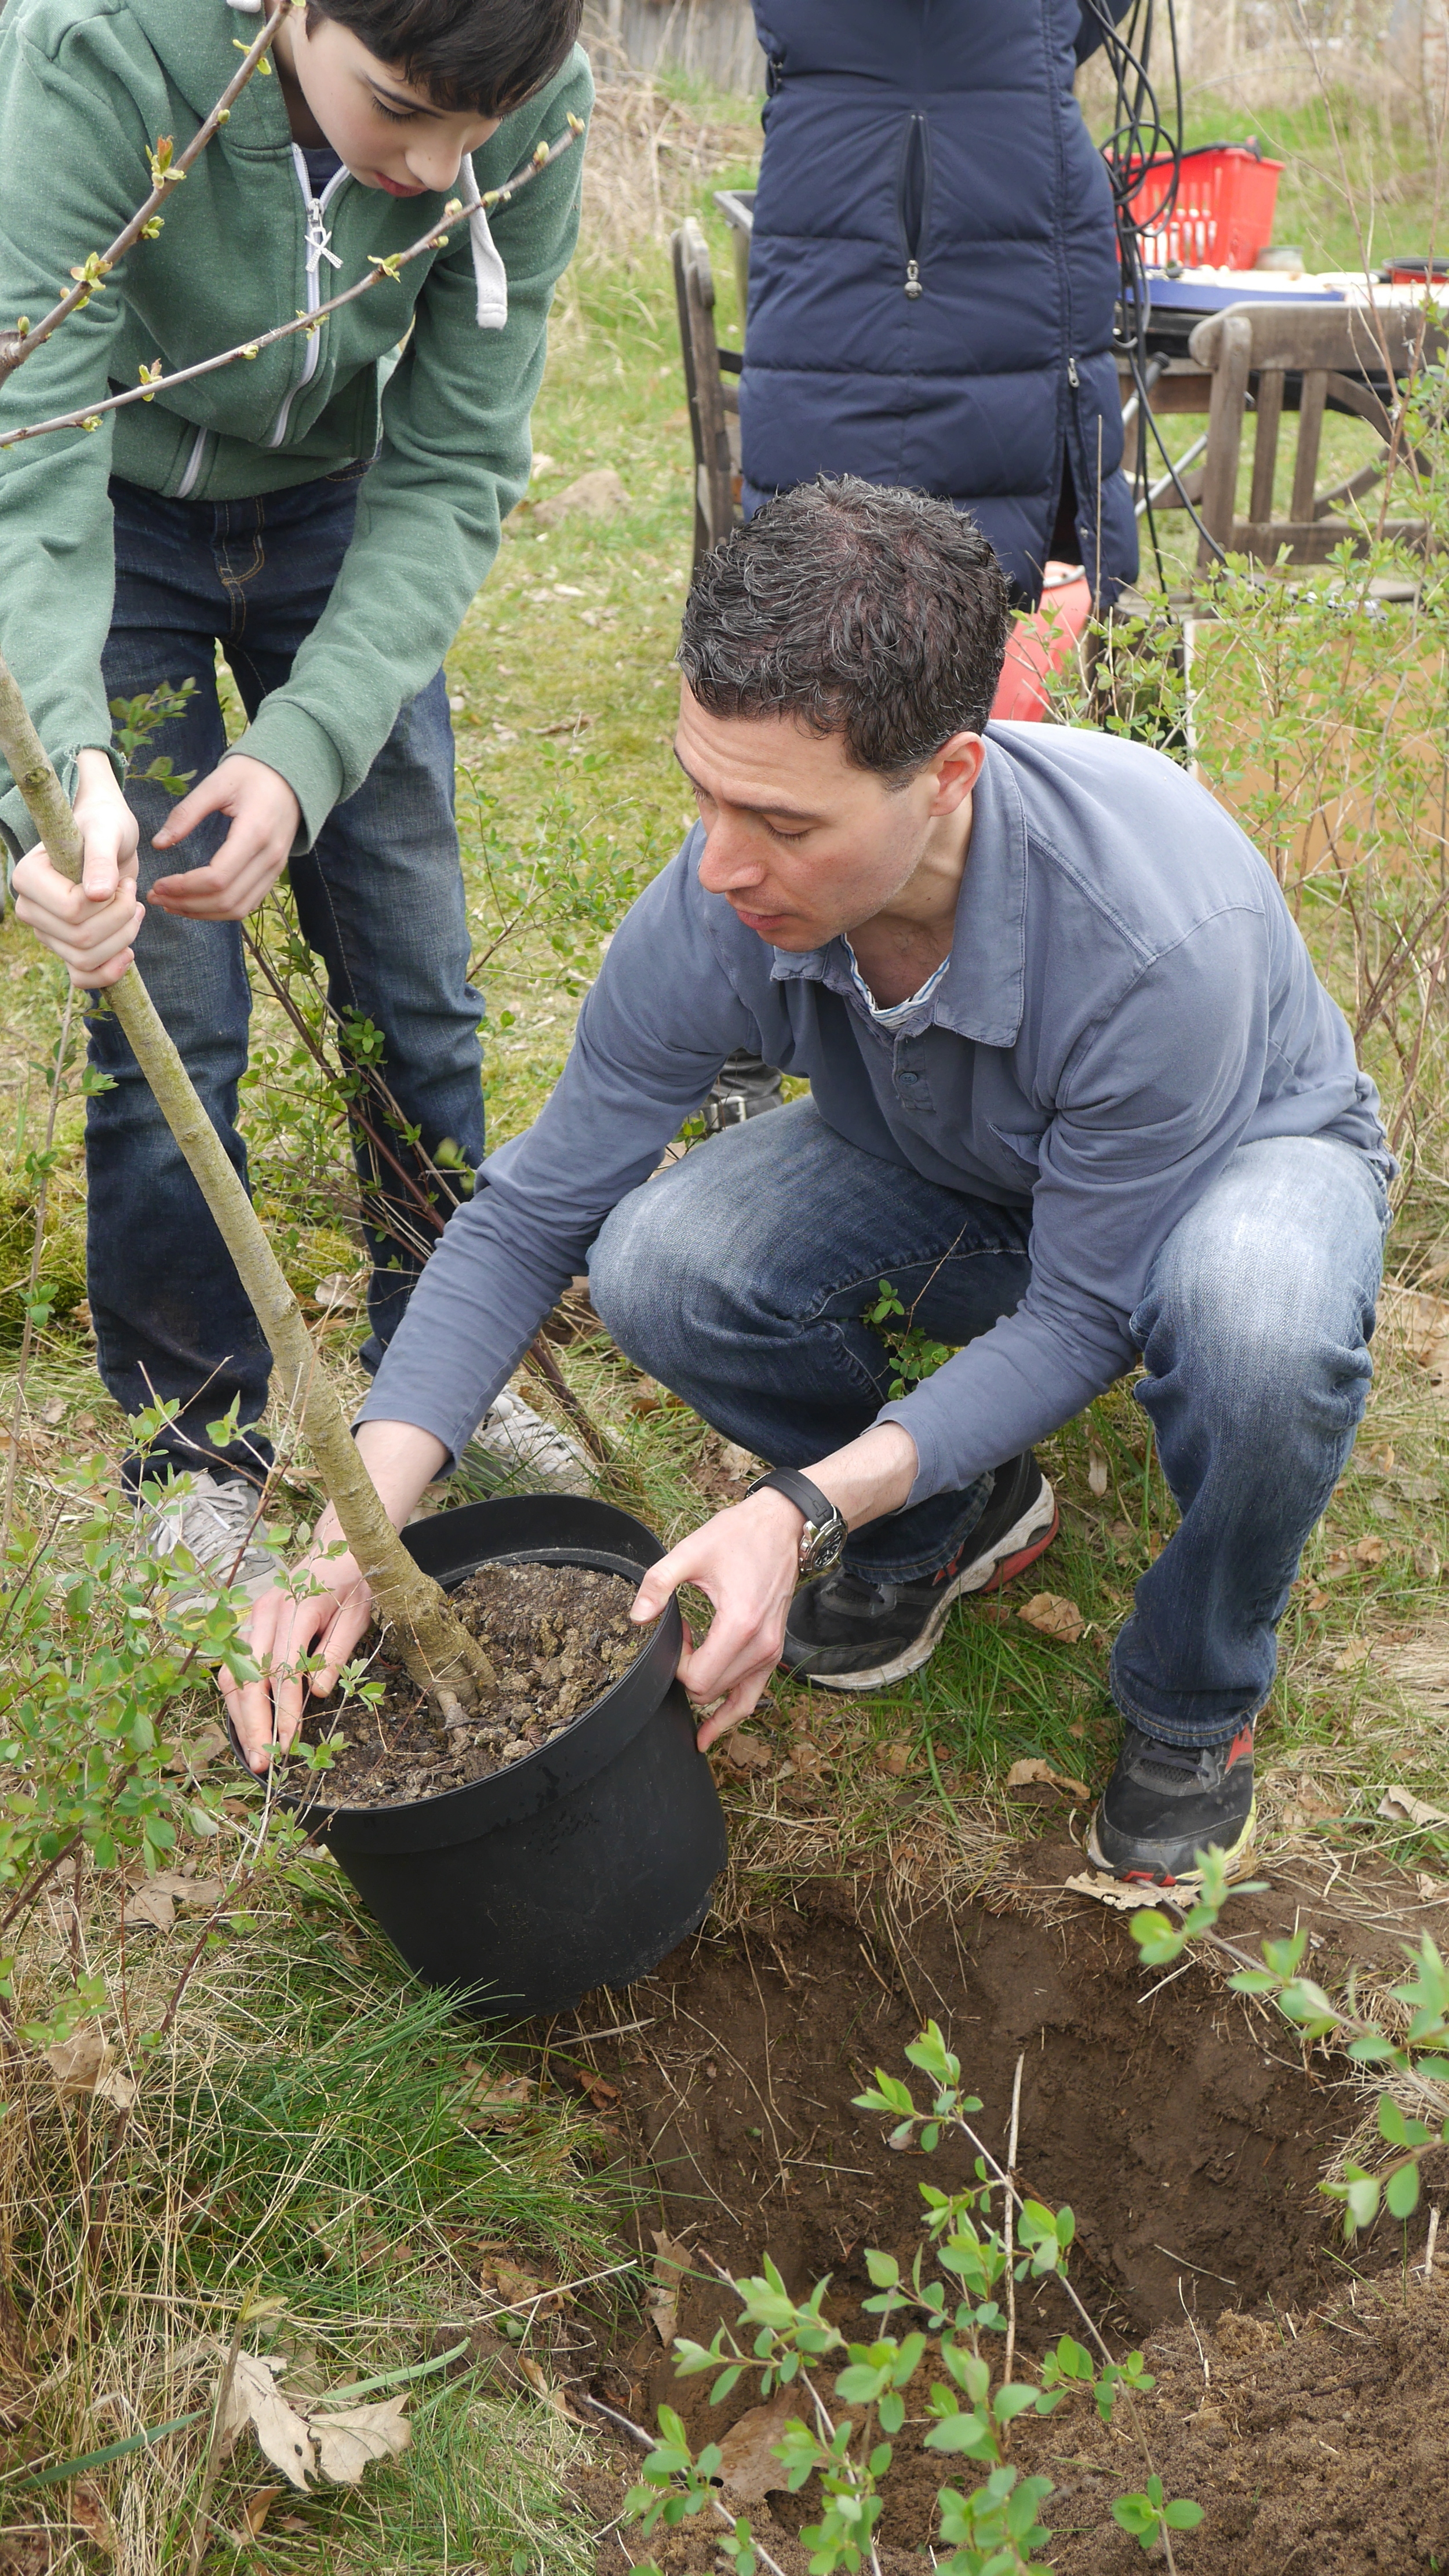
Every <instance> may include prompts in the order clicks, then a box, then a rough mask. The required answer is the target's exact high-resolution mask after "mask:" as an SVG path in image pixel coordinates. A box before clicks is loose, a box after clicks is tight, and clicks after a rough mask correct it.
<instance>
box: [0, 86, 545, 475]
mask: <svg viewBox="0 0 1449 2576" xmlns="http://www.w3.org/2000/svg"><path fill="white" fill-rule="evenodd" d="M583 131H584V128H583V124H582V122H581V120H580V119H579V118H578V117H575V116H573V114H572V112H570V123H569V131H568V133H567V134H563V135H560V137H559V139H558V141H557V143H551V144H550V145H549V146H548V150H547V153H546V154H545V153H544V151H543V147H542V146H540V148H539V151H538V153H537V154H536V155H535V157H534V159H533V160H531V161H529V162H527V163H526V164H525V166H524V168H523V169H522V170H519V171H517V172H516V173H515V175H514V176H513V178H511V179H510V180H509V182H508V184H507V186H506V187H503V188H490V189H489V190H488V191H487V193H486V195H485V196H483V197H482V198H480V200H479V203H480V204H481V206H482V207H483V208H484V210H485V212H486V211H491V209H492V208H493V207H494V206H497V205H507V204H508V203H509V202H510V200H511V199H512V198H514V197H515V196H517V194H518V192H519V190H520V188H526V187H527V185H528V183H529V181H530V180H531V179H536V178H537V177H538V174H539V172H540V171H541V170H546V169H547V168H548V167H549V164H550V163H551V162H554V161H557V160H559V159H560V158H561V156H562V155H563V154H564V153H565V152H568V151H570V150H571V149H572V147H573V145H574V143H575V142H576V141H577V139H578V136H579V135H580V134H582V133H583ZM449 207H451V208H452V209H453V212H451V213H450V212H449V211H448V208H449ZM464 213H465V210H464V206H463V202H462V199H461V198H459V197H450V198H449V200H448V206H446V207H444V209H443V222H444V223H447V224H451V223H454V222H456V221H457V219H458V217H459V216H460V215H464ZM465 220H466V217H465ZM447 240H448V236H447V234H446V233H445V232H444V231H442V230H441V229H440V227H439V226H438V225H437V224H433V225H432V226H430V228H429V230H428V231H427V232H425V233H421V234H420V235H419V237H418V239H417V240H416V241H415V242H410V243H409V245H408V247H407V249H406V250H399V251H391V252H389V254H388V256H387V257H386V259H382V260H378V261H376V262H375V264H374V265H373V266H371V267H369V269H368V272H367V275H366V277H360V278H359V279H358V281H357V284H356V285H355V286H348V287H344V289H343V291H342V293H341V294H340V295H333V296H330V297H329V298H328V301H327V302H326V303H325V304H319V305H318V306H317V307H316V309H315V311H313V312H311V313H299V314H298V315H297V316H296V318H295V320H293V321H291V322H278V323H276V324H275V325H274V327H273V328H272V329H271V330H270V331H258V333H257V334H256V337H255V338H254V339H251V340H239V341H238V342H237V344H236V346H235V348H232V349H222V350H219V351H218V353H217V355H216V356H215V357H214V358H198V359H197V361H196V364H195V365H194V366H191V367H178V368H177V369H176V371H175V373H174V375H170V376H152V377H150V378H149V379H148V380H147V382H146V383H145V384H144V385H133V386H132V387H131V388H130V390H129V391H128V392H126V393H123V394H111V395H110V396H108V398H107V399H106V401H104V402H98V403H86V404H83V405H82V407H81V408H80V410H78V411H67V412H58V413H57V414H56V416H55V418H54V419H53V420H37V421H32V422H31V423H30V424H29V426H28V427H27V428H25V429H12V430H9V431H7V432H6V435H5V436H4V437H3V438H0V449H4V448H7V447H18V446H20V445H21V443H22V441H23V440H25V439H27V438H45V437H47V436H48V435H49V434H50V432H51V431H52V430H56V429H95V428H98V427H99V426H100V423H101V421H102V419H103V418H104V417H105V414H106V413H107V412H113V411H125V410H127V409H128V408H129V406H130V405H131V404H132V403H137V402H154V400H155V398H156V396H157V394H161V393H168V392H170V391H171V389H172V388H173V387H174V386H176V385H189V384H193V383H194V382H195V380H196V378H197V377H198V376H213V375H215V374H216V373H217V371H218V369H219V368H221V367H230V366H234V365H235V363H236V361H237V359H238V358H255V357H258V356H259V355H260V353H261V351H262V350H263V349H270V348H272V347H273V346H274V345H275V344H276V342H277V341H279V340H290V339H291V338H292V337H293V336H294V335H295V333H297V332H298V331H305V332H307V333H308V334H309V335H310V334H311V333H312V332H314V331H316V330H317V329H318V328H319V326H320V325H321V324H322V323H323V322H325V321H326V320H327V317H328V315H329V314H331V313H338V312H340V311H341V309H342V307H343V305H345V304H355V303H356V302H357V299H358V297H359V296H360V295H370V294H371V292H372V290H373V288H374V287H375V286H376V285H377V283H378V281H379V279H381V278H383V277H391V278H396V276H397V273H398V270H399V269H401V268H406V267H407V266H408V265H409V263H410V262H411V261H412V260H415V259H421V258H422V255H423V253H424V251H429V250H443V249H445V248H446V246H447Z"/></svg>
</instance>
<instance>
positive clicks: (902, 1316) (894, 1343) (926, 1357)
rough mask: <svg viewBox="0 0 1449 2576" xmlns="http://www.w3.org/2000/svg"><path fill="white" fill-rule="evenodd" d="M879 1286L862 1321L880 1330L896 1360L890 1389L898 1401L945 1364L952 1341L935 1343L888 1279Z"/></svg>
mask: <svg viewBox="0 0 1449 2576" xmlns="http://www.w3.org/2000/svg"><path fill="white" fill-rule="evenodd" d="M879 1286H880V1294H879V1296H878V1297H877V1298H876V1300H875V1303H874V1305H872V1306H867V1308H866V1310H865V1313H864V1314H863V1316H862V1317H861V1321H862V1323H865V1324H870V1325H872V1326H873V1327H874V1329H875V1331H876V1332H878V1333H879V1335H880V1337H881V1340H882V1341H883V1342H884V1343H885V1346H886V1349H887V1350H888V1351H889V1353H890V1355H891V1358H892V1359H893V1360H894V1362H895V1373H894V1375H893V1376H892V1378H891V1382H890V1387H889V1390H888V1392H889V1396H890V1401H891V1403H892V1404H899V1402H900V1400H901V1397H902V1396H903V1395H909V1393H910V1391H911V1389H912V1387H913V1386H919V1384H920V1382H921V1380H922V1378H924V1377H934V1376H935V1374H936V1371H937V1369H938V1368H944V1367H945V1365H946V1362H947V1360H948V1359H949V1358H950V1356H951V1345H950V1343H949V1342H933V1341H932V1340H931V1339H930V1336H929V1335H928V1334H926V1333H923V1332H922V1331H921V1330H920V1329H919V1327H918V1326H917V1325H915V1324H913V1323H912V1322H911V1321H910V1317H909V1316H908V1314H907V1312H906V1309H905V1307H904V1306H903V1305H902V1303H901V1300H900V1297H899V1294H898V1293H897V1291H896V1289H895V1288H894V1287H893V1286H892V1284H891V1282H890V1280H889V1279H882V1280H881V1281H880V1283H879ZM912 1312H914V1309H912ZM898 1318H899V1322H897V1319H898Z"/></svg>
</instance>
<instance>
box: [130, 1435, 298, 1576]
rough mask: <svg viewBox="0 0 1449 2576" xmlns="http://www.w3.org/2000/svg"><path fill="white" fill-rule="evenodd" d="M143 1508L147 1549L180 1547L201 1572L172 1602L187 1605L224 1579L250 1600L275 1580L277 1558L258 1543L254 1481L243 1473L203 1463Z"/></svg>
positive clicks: (171, 1551) (167, 1552) (161, 1551)
mask: <svg viewBox="0 0 1449 2576" xmlns="http://www.w3.org/2000/svg"><path fill="white" fill-rule="evenodd" d="M143 1508H144V1511H145V1527H146V1545H147V1546H148V1548H149V1549H150V1551H151V1553H152V1555H153V1556H161V1557H166V1556H175V1555H178V1554H180V1553H183V1552H184V1553H185V1554H186V1555H187V1556H188V1557H189V1558H190V1559H191V1564H192V1566H194V1568H195V1569H196V1572H197V1573H198V1574H199V1575H202V1576H205V1577H206V1578H207V1581H206V1585H205V1589H204V1590H202V1591H199V1592H197V1593H196V1594H194V1595H193V1596H192V1598H191V1600H188V1601H186V1602H183V1603H180V1604H178V1607H180V1608H186V1609H189V1608H190V1607H192V1605H193V1602H194V1601H204V1600H206V1599H207V1598H208V1597H209V1596H210V1595H211V1594H212V1593H214V1592H218V1591H221V1590H223V1589H225V1587H226V1586H228V1585H230V1586H232V1587H233V1588H234V1589H235V1590H237V1591H241V1592H244V1593H245V1594H246V1595H247V1598H248V1600H250V1601H255V1600H257V1599H258V1597H259V1596H260V1594H262V1593H263V1592H265V1591H266V1590H267V1588H268V1586H269V1585H270V1584H273V1583H275V1581H276V1579H277V1575H278V1572H279V1570H280V1569H279V1562H278V1559H277V1558H276V1557H275V1556H274V1555H273V1553H272V1551H271V1550H270V1548H267V1547H264V1546H263V1544H262V1537H263V1524H262V1523H261V1522H260V1521H259V1520H258V1519H257V1492H256V1487H255V1486H254V1485H249V1484H247V1483H246V1482H245V1480H244V1479H243V1478H241V1477H239V1476H213V1475H212V1474H211V1473H210V1471H209V1469H207V1468H204V1467H203V1468H200V1469H198V1470H193V1472H192V1473H190V1474H189V1475H185V1476H182V1477H179V1478H178V1479H177V1481H176V1483H175V1484H173V1485H172V1486H170V1487H169V1488H168V1489H167V1491H166V1492H165V1494H164V1495H163V1497H162V1499H161V1501H160V1502H159V1503H151V1504H148V1505H146V1506H144V1507H143ZM178 1570H180V1569H178Z"/></svg>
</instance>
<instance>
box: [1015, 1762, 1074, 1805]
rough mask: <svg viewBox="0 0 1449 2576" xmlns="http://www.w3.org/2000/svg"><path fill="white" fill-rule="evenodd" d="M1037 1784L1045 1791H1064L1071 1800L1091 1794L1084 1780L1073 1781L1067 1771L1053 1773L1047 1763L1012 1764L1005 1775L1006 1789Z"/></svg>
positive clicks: (1030, 1786) (1027, 1787) (1028, 1787)
mask: <svg viewBox="0 0 1449 2576" xmlns="http://www.w3.org/2000/svg"><path fill="white" fill-rule="evenodd" d="M1038 1782H1039V1783H1040V1784H1041V1786H1042V1787H1043V1788H1046V1789H1065V1790H1066V1792H1067V1795H1068V1796H1069V1797H1072V1798H1084V1799H1085V1798H1089V1797H1090V1796H1091V1794H1092V1793H1091V1791H1090V1789H1089V1788H1088V1787H1087V1784H1086V1782H1085V1780H1074V1779H1073V1778H1072V1776H1071V1773H1070V1772H1069V1771H1054V1770H1053V1769H1052V1766H1051V1764H1050V1763H1049V1762H1042V1761H1039V1760H1029V1761H1024V1762H1013V1764H1012V1766H1011V1769H1010V1770H1009V1771H1008V1773H1007V1775H1006V1786H1007V1788H1008V1789H1030V1788H1033V1787H1035V1786H1036V1785H1037V1784H1038Z"/></svg>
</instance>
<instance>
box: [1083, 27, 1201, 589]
mask: <svg viewBox="0 0 1449 2576" xmlns="http://www.w3.org/2000/svg"><path fill="white" fill-rule="evenodd" d="M1082 5H1083V8H1084V10H1085V11H1086V13H1087V14H1088V15H1089V16H1090V17H1091V18H1092V19H1093V20H1094V21H1095V23H1096V24H1097V25H1098V26H1099V27H1100V28H1101V30H1102V50H1103V52H1104V54H1105V55H1106V58H1107V61H1108V64H1109V66H1110V68H1111V72H1112V80H1113V89H1114V105H1113V125H1112V131H1111V133H1110V134H1109V135H1108V137H1107V139H1106V141H1105V143H1104V144H1103V145H1102V157H1103V159H1104V161H1105V162H1106V164H1107V173H1108V177H1109V178H1110V180H1111V184H1112V210H1113V215H1114V219H1115V222H1116V227H1117V250H1118V258H1119V262H1120V266H1121V297H1120V304H1119V311H1120V313H1121V317H1122V322H1121V336H1120V339H1119V342H1118V346H1119V348H1120V349H1121V350H1122V353H1123V354H1124V355H1125V357H1126V358H1127V362H1128V365H1129V368H1130V370H1131V374H1132V381H1133V385H1134V387H1135V389H1136V396H1137V412H1138V429H1137V463H1136V469H1135V472H1134V475H1133V504H1134V508H1136V505H1137V503H1138V502H1139V501H1141V502H1142V503H1143V505H1144V506H1143V508H1142V510H1141V512H1140V513H1139V515H1141V516H1143V517H1145V518H1146V521H1147V533H1148V538H1149V540H1150V543H1151V546H1152V552H1153V557H1154V560H1155V562H1156V565H1157V577H1158V580H1159V581H1160V582H1161V584H1162V587H1163V589H1164V590H1165V589H1166V588H1167V571H1166V567H1165V565H1164V563H1163V560H1162V548H1161V546H1160V544H1159V542H1158V536H1157V522H1156V519H1155V516H1154V514H1153V508H1152V499H1151V481H1150V475H1149V469H1148V447H1147V441H1146V438H1145V437H1144V435H1143V431H1142V417H1143V414H1144V413H1146V414H1147V415H1148V416H1149V418H1150V420H1151V426H1152V433H1153V436H1154V437H1155V438H1156V440H1157V443H1158V446H1159V447H1160V448H1161V447H1162V436H1161V432H1160V431H1159V430H1158V428H1157V424H1156V419H1155V417H1154V416H1152V414H1151V407H1150V404H1149V401H1148V391H1149V389H1150V388H1149V383H1148V366H1149V359H1148V352H1147V318H1148V310H1149V307H1148V296H1147V272H1146V262H1145V261H1144V259H1143V256H1142V236H1143V234H1144V233H1146V232H1155V231H1157V230H1159V229H1160V228H1161V226H1162V225H1163V224H1165V223H1166V222H1167V221H1168V220H1169V218H1170V217H1171V214H1172V211H1173V208H1174V206H1175V205H1176V203H1177V190H1178V183H1179V179H1180V176H1181V169H1182V66H1181V61H1180V58H1179V53H1178V44H1177V17H1176V12H1175V9H1174V6H1173V0H1164V8H1165V11H1166V26H1167V39H1168V46H1169V51H1170V56H1171V67H1172V109H1171V117H1172V122H1171V125H1170V126H1169V125H1167V124H1165V123H1164V121H1163V114H1162V110H1161V108H1160V106H1159V103H1158V97H1157V91H1156V89H1155V88H1154V86H1153V79H1152V68H1151V58H1152V38H1153V32H1154V17H1155V0H1131V6H1130V8H1129V9H1127V10H1124V11H1123V12H1122V20H1121V22H1119V20H1118V19H1117V18H1116V17H1114V16H1113V14H1112V8H1111V5H1110V0H1082ZM1159 171H1161V172H1163V174H1164V178H1165V185H1164V187H1163V190H1162V193H1161V195H1160V197H1158V199H1157V201H1156V202H1155V203H1154V204H1151V205H1149V206H1148V207H1147V209H1146V210H1145V212H1144V213H1143V214H1142V215H1136V214H1134V213H1133V210H1132V200H1133V198H1134V196H1137V195H1139V194H1140V193H1141V191H1142V189H1143V187H1144V185H1146V184H1148V182H1149V180H1150V178H1151V177H1152V176H1155V175H1156V173H1157V172H1159ZM1162 452H1163V456H1164V459H1165V461H1166V464H1167V468H1168V471H1169V473H1170V474H1171V476H1172V480H1173V483H1174V484H1175V486H1176V488H1177V491H1178V494H1179V497H1180V498H1181V499H1182V501H1183V505H1184V507H1185V508H1187V509H1188V510H1189V511H1191V512H1192V516H1193V519H1194V522H1195V524H1196V525H1197V526H1198V528H1199V529H1201V530H1202V533H1203V534H1204V535H1206V533H1207V532H1206V530H1205V529H1202V522H1201V520H1200V519H1198V517H1197V513H1196V511H1194V510H1192V504H1191V503H1190V502H1189V501H1188V500H1187V496H1186V494H1185V493H1184V492H1183V490H1182V485H1181V482H1180V480H1179V477H1178V474H1177V470H1176V467H1175V466H1174V465H1173V462H1172V459H1171V457H1170V456H1168V455H1167V451H1166V449H1165V448H1163V449H1162ZM1208 542H1209V544H1211V543H1212V539H1211V538H1209V539H1208Z"/></svg>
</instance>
